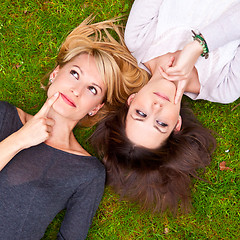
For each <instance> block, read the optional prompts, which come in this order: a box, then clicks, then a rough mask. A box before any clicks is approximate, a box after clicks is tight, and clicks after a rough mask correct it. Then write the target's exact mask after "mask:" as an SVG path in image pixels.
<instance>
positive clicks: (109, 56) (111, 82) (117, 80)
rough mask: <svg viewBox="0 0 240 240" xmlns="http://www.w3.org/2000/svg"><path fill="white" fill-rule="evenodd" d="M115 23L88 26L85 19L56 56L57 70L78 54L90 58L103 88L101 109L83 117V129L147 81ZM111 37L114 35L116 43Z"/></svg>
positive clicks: (120, 28) (88, 19)
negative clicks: (99, 75) (104, 85)
mask: <svg viewBox="0 0 240 240" xmlns="http://www.w3.org/2000/svg"><path fill="white" fill-rule="evenodd" d="M118 20H119V19H111V20H107V21H103V22H98V23H92V21H93V18H92V17H91V16H90V17H88V18H86V19H85V20H84V21H83V22H82V23H81V24H80V25H79V26H78V27H76V28H75V29H74V30H73V31H72V32H71V33H70V34H69V35H68V36H67V38H66V40H65V41H64V42H63V44H62V45H61V47H60V51H59V54H58V56H57V65H59V67H60V68H61V67H63V66H64V65H65V64H66V63H67V62H69V61H70V60H72V59H73V58H74V57H76V56H78V55H80V54H83V53H87V54H89V55H91V56H93V57H94V59H95V61H96V64H97V67H98V70H99V73H100V74H101V77H102V79H103V81H104V83H105V84H106V86H107V93H106V96H105V99H104V102H105V104H104V107H103V108H102V109H100V110H99V111H98V113H97V114H96V115H95V116H93V117H89V116H86V117H84V118H83V119H82V120H81V125H83V126H92V125H94V124H95V123H97V122H98V121H99V120H101V119H102V118H104V117H105V115H106V114H107V113H108V112H109V111H111V110H115V109H117V107H118V106H120V105H121V104H122V103H124V102H126V99H127V98H128V96H129V95H131V94H132V93H134V92H137V91H139V90H140V88H142V87H143V86H144V85H145V84H146V83H147V81H148V74H147V72H145V71H144V70H142V69H140V68H139V67H138V65H137V61H136V59H135V58H134V57H133V56H132V55H131V53H130V52H129V50H128V49H127V47H126V45H125V43H124V38H123V26H122V25H118V24H116V21H118ZM112 35H116V37H117V38H118V40H116V39H115V38H114V37H113V36H112Z"/></svg>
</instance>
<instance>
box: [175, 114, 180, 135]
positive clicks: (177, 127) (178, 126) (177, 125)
mask: <svg viewBox="0 0 240 240" xmlns="http://www.w3.org/2000/svg"><path fill="white" fill-rule="evenodd" d="M181 126H182V117H181V116H180V115H179V117H178V120H177V124H176V127H175V128H174V131H175V132H179V131H180V130H181Z"/></svg>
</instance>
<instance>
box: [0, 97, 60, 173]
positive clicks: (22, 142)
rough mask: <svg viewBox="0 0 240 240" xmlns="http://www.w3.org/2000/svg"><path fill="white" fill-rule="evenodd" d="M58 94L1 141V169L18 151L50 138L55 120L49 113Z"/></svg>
mask: <svg viewBox="0 0 240 240" xmlns="http://www.w3.org/2000/svg"><path fill="white" fill-rule="evenodd" d="M58 96H59V93H56V94H54V95H53V96H52V97H50V98H49V99H47V101H46V102H45V104H44V105H43V106H42V108H41V109H40V111H39V112H38V113H37V114H36V115H35V116H33V117H32V118H31V119H30V120H29V121H27V122H26V124H25V125H24V126H23V127H22V128H20V129H19V130H18V131H17V132H14V133H13V134H11V135H10V136H8V137H7V138H5V139H4V140H3V141H1V142H0V153H1V154H0V171H1V170H2V169H3V168H4V167H5V166H6V165H7V164H8V162H9V161H11V159H12V158H13V157H14V156H15V155H16V154H17V153H18V152H20V151H22V150H23V149H25V148H29V147H31V146H35V145H37V144H40V143H42V142H44V141H46V140H47V139H48V138H49V136H50V134H51V131H52V127H53V125H54V120H52V119H49V118H47V114H48V112H49V110H50V108H51V107H52V105H53V104H54V103H55V102H56V100H57V99H58Z"/></svg>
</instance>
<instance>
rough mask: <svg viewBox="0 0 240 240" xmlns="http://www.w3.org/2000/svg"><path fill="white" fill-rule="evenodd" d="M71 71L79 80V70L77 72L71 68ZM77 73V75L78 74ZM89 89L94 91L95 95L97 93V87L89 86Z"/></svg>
mask: <svg viewBox="0 0 240 240" xmlns="http://www.w3.org/2000/svg"><path fill="white" fill-rule="evenodd" d="M70 73H71V74H72V76H73V77H74V78H76V79H77V80H79V74H78V72H76V71H75V70H71V71H70ZM76 75H77V76H76ZM88 89H89V90H90V92H92V94H93V95H97V89H96V88H95V87H93V86H90V87H88Z"/></svg>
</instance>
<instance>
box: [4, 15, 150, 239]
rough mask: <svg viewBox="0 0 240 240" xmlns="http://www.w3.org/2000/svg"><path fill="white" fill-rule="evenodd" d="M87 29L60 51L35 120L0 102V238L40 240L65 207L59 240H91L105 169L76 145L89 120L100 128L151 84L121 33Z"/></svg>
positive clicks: (102, 25)
mask: <svg viewBox="0 0 240 240" xmlns="http://www.w3.org/2000/svg"><path fill="white" fill-rule="evenodd" d="M88 22H89V19H87V20H86V21H84V22H83V23H82V24H81V25H80V26H79V27H77V28H76V29H75V30H74V31H73V32H72V33H70V34H69V36H68V37H67V38H66V40H65V42H64V43H63V45H62V46H61V48H60V52H59V54H58V58H57V66H56V68H55V69H54V70H53V71H52V72H51V74H50V78H49V83H48V85H47V97H48V99H47V100H46V102H45V104H44V105H43V106H42V108H41V109H40V111H39V112H38V113H37V114H36V115H34V116H32V115H30V114H28V113H26V112H24V111H22V110H21V109H19V108H16V107H14V106H12V105H11V104H9V103H7V102H2V101H1V102H0V141H1V142H0V152H1V156H0V170H1V171H0V222H1V224H0V239H28V240H30V239H40V238H41V237H42V236H43V235H44V232H45V229H46V228H47V226H48V224H49V223H50V222H51V221H52V220H53V218H54V217H55V216H56V214H57V213H58V212H59V211H61V210H62V209H64V208H65V209H66V214H65V217H64V220H63V222H62V224H61V228H60V231H59V233H58V239H76V240H77V239H78V240H79V239H85V237H86V235H87V233H88V229H89V227H90V225H91V221H92V218H93V216H94V214H95V212H96V210H97V207H98V204H99V202H100V200H101V197H102V194H103V190H104V184H105V169H104V167H103V165H102V164H101V163H100V161H98V159H97V158H95V157H93V156H91V155H90V154H89V153H88V152H87V151H86V150H85V149H83V147H82V146H81V145H80V144H79V143H78V142H77V140H76V138H75V136H74V134H73V129H74V127H75V126H76V125H77V124H78V123H79V122H80V121H82V120H84V124H85V125H93V124H94V123H96V122H97V121H98V120H99V119H101V118H102V117H103V116H104V115H105V114H106V113H107V111H108V110H110V109H111V108H114V106H116V105H117V104H119V103H121V102H123V101H124V100H125V96H127V95H128V94H129V93H130V92H131V91H132V88H133V86H138V87H141V85H142V84H143V82H144V81H145V77H146V75H144V74H142V71H141V70H139V69H138V68H137V67H136V62H135V60H134V58H133V57H132V56H131V54H130V53H129V52H128V50H127V49H126V47H125V45H124V44H123V42H122V35H121V29H120V27H119V26H115V25H114V23H113V22H112V21H106V22H102V23H96V24H89V25H88ZM108 29H113V30H115V32H116V33H117V34H118V35H119V38H120V42H117V41H115V40H114V39H113V38H112V37H111V35H110V34H109V33H108ZM100 33H101V34H102V35H101V34H100ZM104 34H105V37H104V38H102V36H103V35H104ZM138 81H139V82H138ZM104 108H105V109H104Z"/></svg>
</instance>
